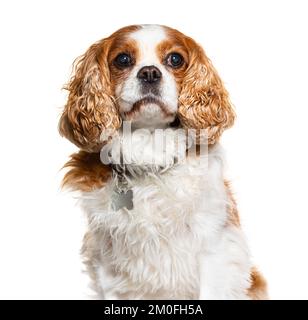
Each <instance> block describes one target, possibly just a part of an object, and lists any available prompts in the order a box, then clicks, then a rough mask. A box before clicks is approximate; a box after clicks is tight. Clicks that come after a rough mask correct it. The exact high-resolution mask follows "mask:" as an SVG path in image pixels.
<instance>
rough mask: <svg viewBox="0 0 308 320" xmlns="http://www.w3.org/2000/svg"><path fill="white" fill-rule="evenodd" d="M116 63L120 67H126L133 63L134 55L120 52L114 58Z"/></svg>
mask: <svg viewBox="0 0 308 320" xmlns="http://www.w3.org/2000/svg"><path fill="white" fill-rule="evenodd" d="M114 63H115V65H116V66H118V67H120V68H126V67H129V66H131V65H132V64H133V59H132V57H131V56H130V55H129V54H127V53H120V54H118V55H117V56H116V58H115V59H114Z"/></svg>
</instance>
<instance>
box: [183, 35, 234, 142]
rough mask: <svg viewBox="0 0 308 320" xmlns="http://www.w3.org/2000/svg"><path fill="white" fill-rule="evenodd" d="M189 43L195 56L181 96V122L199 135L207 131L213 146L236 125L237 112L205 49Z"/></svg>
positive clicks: (190, 61) (192, 57) (192, 42)
mask: <svg viewBox="0 0 308 320" xmlns="http://www.w3.org/2000/svg"><path fill="white" fill-rule="evenodd" d="M186 42H187V46H188V48H189V52H190V54H191V56H190V58H189V65H188V68H187V70H186V74H185V77H184V79H183V84H182V89H181V93H180V96H179V110H178V115H179V119H180V121H181V123H182V125H183V127H184V128H191V129H196V130H197V133H198V131H199V129H205V132H206V135H207V138H208V143H209V144H213V143H215V142H216V141H218V139H219V137H220V135H221V134H222V132H223V131H224V129H226V128H229V127H231V126H232V125H233V122H234V119H235V112H234V110H233V108H232V105H231V103H230V101H229V96H228V92H227V91H226V89H225V88H224V85H223V83H222V81H221V79H220V77H219V76H218V74H217V71H216V70H215V68H214V67H213V65H212V63H211V61H210V60H209V59H208V58H207V56H206V55H205V53H204V51H203V49H202V48H201V47H200V46H199V45H198V44H196V43H195V41H194V40H192V39H191V38H187V39H186Z"/></svg>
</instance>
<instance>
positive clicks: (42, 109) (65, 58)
mask: <svg viewBox="0 0 308 320" xmlns="http://www.w3.org/2000/svg"><path fill="white" fill-rule="evenodd" d="M307 4H308V2H307V1H305V0H303V1H299V0H292V1H291V0H290V1H283V0H279V1H274V0H272V1H261V0H258V1H247V0H246V1H245V0H242V1H240V0H233V1H228V0H226V1H217V0H215V1H179V0H178V1H165V0H155V1H150V2H148V1H140V0H135V1H133V0H130V1H122V0H121V1H120V0H117V1H91V0H87V1H76V0H75V1H56V0H53V1H31V0H28V1H14V0H11V1H7V2H6V4H5V2H4V1H2V2H1V4H0V33H1V34H0V44H1V49H0V81H1V83H0V88H1V95H0V103H1V106H0V119H1V120H0V121H1V124H0V133H1V149H0V150H1V151H0V152H1V156H0V161H1V166H0V168H1V174H0V187H1V193H0V194H1V197H0V298H17V299H20V298H27V299H32V298H37V299H45V298H51V299H53V298H59V299H65V298H72V299H74V298H85V297H86V293H87V292H88V289H87V276H85V275H84V274H82V272H81V270H82V268H83V267H82V264H81V259H80V257H79V248H80V245H81V239H82V235H83V233H84V228H85V227H84V225H85V221H84V218H83V215H82V213H81V212H80V210H79V208H78V207H77V206H75V200H74V199H72V197H71V195H70V194H65V193H62V192H61V191H60V189H59V184H60V181H61V177H62V173H61V172H60V171H59V170H60V168H61V166H62V165H63V164H64V163H65V161H66V160H67V159H68V155H69V154H70V153H72V152H74V151H75V150H76V147H74V146H73V145H72V144H70V143H69V142H68V141H66V140H64V139H62V138H60V136H59V135H58V132H57V122H58V119H59V114H60V110H61V107H62V106H63V104H64V102H65V97H66V93H65V92H63V91H61V87H62V86H63V84H64V83H65V82H66V81H67V80H68V77H69V73H70V68H71V63H72V61H73V59H74V58H75V57H77V56H78V55H80V54H82V53H83V52H84V51H85V50H86V49H87V48H88V46H89V45H90V44H92V43H93V42H94V41H96V40H98V39H100V38H103V37H105V36H108V35H109V34H110V33H112V32H113V31H115V30H116V29H118V28H119V27H122V26H125V25H128V24H138V23H159V24H165V25H168V26H171V27H174V28H177V29H179V30H180V31H182V32H184V33H186V34H188V35H190V36H192V37H193V38H195V39H196V40H197V41H198V42H199V43H201V44H202V45H203V46H204V48H205V50H206V52H207V54H208V56H209V57H210V58H211V59H212V61H213V63H214V65H215V66H216V68H217V69H218V71H219V73H220V75H221V77H222V78H223V80H224V82H225V84H226V87H227V89H228V90H229V92H230V95H231V98H232V100H233V103H234V104H235V106H236V110H237V114H238V118H237V121H236V124H235V126H234V127H233V129H230V130H228V131H227V132H225V134H224V136H223V139H222V142H223V144H224V146H225V148H226V151H227V156H228V162H229V171H230V176H231V178H232V181H233V187H234V191H235V195H236V198H237V200H238V204H239V209H240V213H241V218H242V224H243V228H244V230H245V233H246V235H247V238H248V241H249V243H250V247H251V251H252V253H253V258H254V261H255V262H256V265H257V266H259V267H260V269H261V271H262V272H263V273H264V275H265V276H266V278H267V280H268V283H269V289H270V295H271V297H272V298H273V299H296V298H297V299H304V298H306V299H307V298H308V292H307V287H308V276H307V270H308V257H307V252H308V250H307V245H308V231H307V229H308V201H307V198H308V187H307V183H308V170H307V165H308V151H307V138H308V128H307V118H308V102H307V96H308V95H307V84H308V81H307V77H308V45H307V30H308V19H307V13H308V10H307V9H308V6H307Z"/></svg>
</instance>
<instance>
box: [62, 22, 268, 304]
mask: <svg viewBox="0 0 308 320" xmlns="http://www.w3.org/2000/svg"><path fill="white" fill-rule="evenodd" d="M174 53H176V54H177V55H175V56H174V55H173V54H174ZM123 54H124V56H123ZM179 56H180V59H179ZM123 59H124V60H123ZM170 59H174V61H175V62H174V61H173V60H172V61H171V60H170ZM119 61H120V63H119ZM123 61H124V63H123V64H122V62H123ZM173 62H174V63H175V64H174V65H173ZM67 89H68V90H69V97H68V101H67V104H66V106H65V109H64V111H63V114H62V117H61V119H60V124H59V129H60V133H61V135H63V136H65V137H67V138H68V139H69V140H70V141H72V142H73V143H75V144H76V145H77V146H78V147H79V148H80V149H81V150H80V151H79V153H76V154H74V155H72V157H71V160H70V161H69V162H68V163H67V164H66V165H65V166H66V167H67V168H69V171H68V172H67V173H66V175H65V177H64V181H63V184H64V185H65V186H68V187H70V188H71V189H73V190H78V191H79V192H80V204H81V206H82V207H83V209H84V211H85V213H86V214H87V218H88V232H87V234H86V235H85V237H84V243H83V248H82V254H83V257H84V259H85V263H86V265H87V269H88V272H89V274H90V276H91V278H92V280H93V287H94V289H95V290H96V292H97V293H98V294H99V296H100V297H101V298H105V299H265V298H266V297H267V292H266V283H265V281H264V279H263V278H262V276H261V275H260V273H259V272H258V271H257V270H256V268H254V266H253V265H252V263H251V259H250V255H249V250H248V248H247V244H246V240H245V238H244V236H243V234H242V231H241V228H240V222H239V217H238V212H237V209H236V203H235V201H234V199H233V196H232V192H231V191H230V186H229V183H228V182H227V181H226V180H225V178H224V171H223V167H224V165H223V164H224V159H223V152H222V149H221V147H220V145H219V143H218V140H219V137H220V135H221V134H222V132H223V131H224V129H226V128H228V127H230V126H232V124H233V122H234V118H235V114H234V110H233V108H232V105H231V103H230V101H229V97H228V93H227V91H226V89H225V88H224V85H223V83H222V81H221V79H220V78H219V76H218V74H217V72H216V70H215V69H214V67H213V66H212V63H211V62H210V60H209V59H208V58H207V57H206V55H205V53H204V51H203V50H202V48H201V47H200V46H199V45H198V44H197V43H196V42H195V41H194V40H193V39H191V38H189V37H187V36H185V35H183V34H182V33H180V32H179V31H177V30H174V29H171V28H168V27H165V26H158V25H139V26H129V27H125V28H122V29H120V30H118V31H116V32H115V33H114V34H112V35H111V36H110V37H108V38H105V39H103V40H101V41H99V42H97V43H95V44H93V45H92V46H91V47H90V48H89V49H88V50H87V52H86V53H85V54H84V55H83V56H82V57H81V58H80V59H79V60H78V61H77V63H76V67H75V73H74V75H73V77H72V79H71V81H70V83H69V84H68V86H67ZM123 120H125V121H130V123H131V125H132V128H133V131H134V132H135V133H136V134H135V135H134V137H133V138H132V143H131V144H130V145H123V144H121V143H120V147H119V148H120V152H121V154H122V156H123V158H124V159H125V155H126V153H127V154H130V155H131V157H132V162H131V164H128V165H126V169H127V170H128V171H129V172H131V175H130V177H129V178H127V177H125V176H124V177H125V179H126V184H127V185H128V186H129V188H130V190H132V191H133V209H132V210H128V209H127V208H126V207H123V208H120V209H118V210H116V209H114V207H113V206H112V201H113V200H112V199H113V193H114V190H115V189H116V187H117V183H118V179H119V177H118V175H117V173H116V172H115V171H114V170H113V168H114V167H113V166H112V164H113V163H112V162H113V160H114V159H113V158H112V157H111V164H110V165H105V164H103V163H102V162H101V159H100V154H99V152H100V150H101V149H102V148H103V147H104V146H106V145H107V146H108V147H109V148H110V149H112V148H114V147H115V145H118V144H119V140H118V139H117V138H115V139H108V138H106V136H110V135H111V134H112V133H114V134H116V133H117V132H121V130H122V128H121V126H122V122H123ZM169 127H170V128H171V129H170V130H169V131H167V133H166V135H168V136H171V137H172V135H174V134H175V129H176V128H183V129H195V130H197V132H201V131H200V130H201V129H203V130H205V131H206V134H207V137H208V139H207V143H208V146H209V147H208V155H207V161H206V162H202V161H200V159H199V156H198V155H195V156H191V155H190V156H188V159H187V161H184V162H182V163H181V162H177V161H174V159H175V155H174V154H172V151H171V154H168V155H167V158H168V159H169V161H167V164H166V165H165V167H164V166H161V165H160V166H157V167H155V168H153V167H151V164H150V161H149V160H148V159H150V158H152V157H153V156H154V157H156V159H158V161H160V157H161V156H162V155H160V154H159V153H155V154H154V151H153V150H152V149H151V148H150V147H149V141H146V140H144V139H141V138H140V135H141V133H140V132H139V131H140V130H138V129H140V128H146V129H149V130H151V132H154V131H155V129H157V128H160V129H166V128H169ZM107 131H108V135H105V134H104V133H105V132H107ZM153 134H154V133H153ZM104 137H105V138H104ZM149 139H151V137H150V138H149ZM197 140H198V139H197ZM168 141H169V142H168V143H169V144H170V146H169V147H170V148H169V150H174V148H173V145H172V144H173V143H174V140H173V139H169V140H168ZM197 142H198V141H197ZM199 142H200V141H199ZM182 146H183V147H184V148H185V144H183V145H182ZM167 147H168V146H167ZM140 154H143V156H144V157H143V158H142V161H140ZM164 156H166V154H164ZM136 168H137V171H138V173H136V174H135V171H134V170H136ZM122 179H123V177H122Z"/></svg>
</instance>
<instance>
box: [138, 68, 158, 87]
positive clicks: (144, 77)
mask: <svg viewBox="0 0 308 320" xmlns="http://www.w3.org/2000/svg"><path fill="white" fill-rule="evenodd" d="M161 77H162V74H161V72H160V71H159V69H158V68H156V67H155V66H146V67H143V68H141V69H140V70H139V71H138V74H137V78H138V79H140V80H141V81H142V82H147V83H155V82H159V80H160V79H161Z"/></svg>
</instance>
